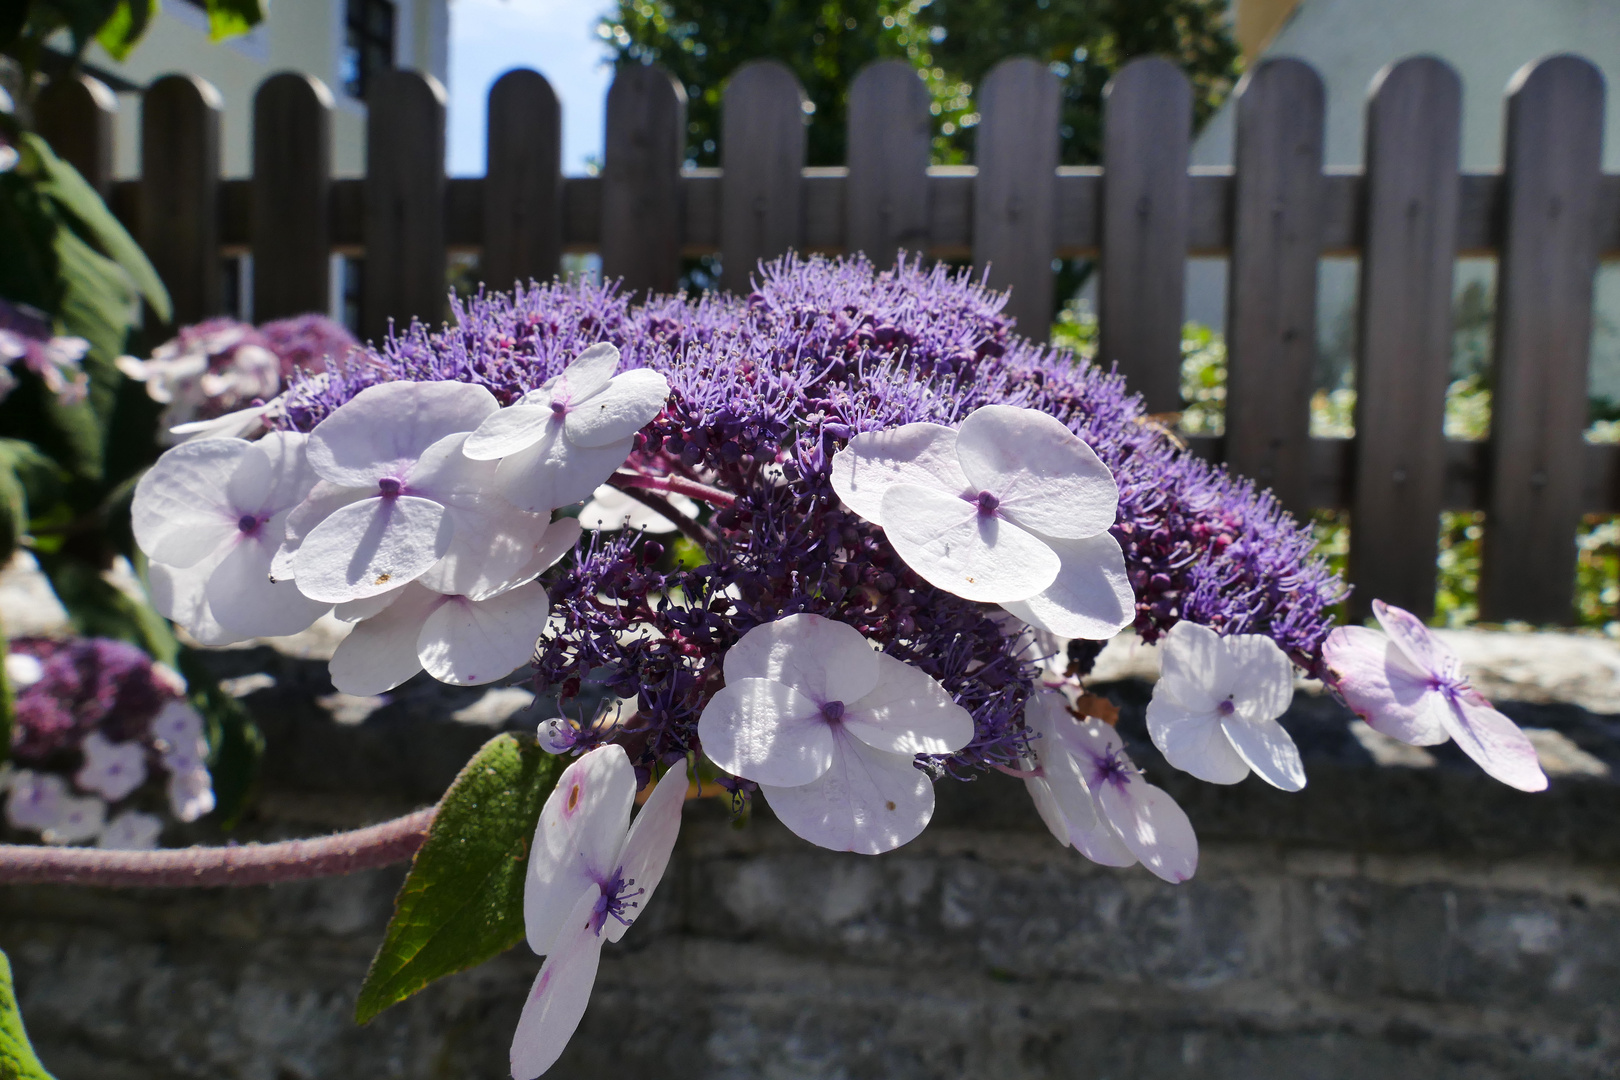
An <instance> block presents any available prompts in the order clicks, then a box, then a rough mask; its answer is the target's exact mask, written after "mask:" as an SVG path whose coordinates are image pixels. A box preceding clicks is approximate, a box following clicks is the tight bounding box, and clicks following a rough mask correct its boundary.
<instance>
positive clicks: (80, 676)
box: [0, 638, 214, 849]
mask: <svg viewBox="0 0 1620 1080" xmlns="http://www.w3.org/2000/svg"><path fill="white" fill-rule="evenodd" d="M5 662H6V676H7V678H8V679H9V681H10V683H11V686H12V689H13V691H14V693H15V694H16V726H15V728H14V730H13V732H12V744H11V758H12V763H11V764H10V765H7V766H6V768H5V770H4V771H3V773H0V786H3V787H4V788H5V816H6V821H7V823H8V824H9V825H10V826H11V827H12V828H14V829H19V830H24V831H29V832H36V833H39V834H40V835H41V837H42V838H43V839H44V841H45V842H46V843H48V844H81V843H87V842H92V841H93V842H94V843H96V844H97V845H98V846H100V847H104V848H128V849H138V848H154V847H156V846H157V844H158V838H159V836H160V834H161V833H162V831H163V829H164V826H165V824H166V817H167V818H173V819H176V820H179V821H183V822H189V821H195V820H197V819H198V818H200V817H202V816H203V815H204V814H206V813H208V812H209V811H210V810H212V809H213V808H214V788H213V781H212V778H211V777H210V776H209V773H208V765H207V759H208V743H207V740H206V739H205V738H204V734H203V719H202V717H201V716H200V715H199V714H198V713H197V711H196V710H195V709H193V708H192V707H191V706H190V705H189V704H188V703H187V702H186V700H185V690H186V688H185V683H184V682H183V681H182V680H181V679H180V676H179V675H178V674H177V673H175V672H174V671H172V670H170V669H169V668H167V667H165V666H164V665H162V664H155V663H153V662H152V660H151V659H150V658H149V657H148V656H147V655H146V654H145V653H144V652H142V651H141V650H139V649H137V648H135V647H134V646H133V645H127V644H125V643H123V642H121V641H112V640H109V639H106V638H74V639H69V640H65V641H61V640H56V639H51V638H18V639H16V640H13V641H12V642H11V643H10V652H8V653H7V654H6V658H5ZM165 806H166V810H167V814H166V815H165V814H164V813H163V810H164V808H165ZM153 811H158V812H153Z"/></svg>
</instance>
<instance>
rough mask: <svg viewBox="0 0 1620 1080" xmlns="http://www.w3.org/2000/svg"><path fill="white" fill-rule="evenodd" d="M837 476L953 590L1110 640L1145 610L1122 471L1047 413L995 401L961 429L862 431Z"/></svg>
mask: <svg viewBox="0 0 1620 1080" xmlns="http://www.w3.org/2000/svg"><path fill="white" fill-rule="evenodd" d="M832 484H833V490H835V491H836V492H838V496H839V498H841V499H842V500H843V502H844V505H845V506H847V507H849V509H850V510H852V511H854V512H855V513H857V514H859V515H860V516H861V517H863V518H865V519H867V520H868V521H871V522H873V523H874V524H877V525H881V526H882V527H883V530H884V532H885V534H886V535H887V536H888V539H889V542H890V544H892V545H893V546H894V549H895V551H896V553H898V554H899V556H900V557H901V558H902V559H903V560H905V563H906V565H907V566H909V567H911V568H912V569H913V570H915V571H916V572H917V573H918V574H919V575H920V576H922V577H923V578H924V579H925V580H926V581H928V582H929V583H930V584H933V585H935V586H937V587H938V588H941V589H944V590H945V591H947V592H951V593H955V594H956V595H957V596H961V597H964V598H965V599H968V600H977V601H981V602H984V603H993V604H1002V605H1004V606H1006V607H1007V608H1008V610H1009V611H1011V612H1013V614H1015V615H1017V616H1018V617H1019V618H1021V619H1023V620H1024V621H1026V622H1028V623H1030V624H1031V625H1033V626H1036V627H1038V628H1040V629H1043V630H1048V631H1050V632H1051V633H1053V634H1056V635H1058V636H1059V637H1066V638H1077V637H1083V638H1091V639H1101V638H1106V637H1109V636H1111V635H1113V634H1114V633H1117V632H1118V631H1119V630H1121V629H1123V628H1124V627H1126V626H1128V625H1129V624H1130V622H1131V620H1132V619H1133V618H1134V617H1135V597H1134V594H1133V593H1132V592H1131V588H1130V583H1129V580H1128V578H1127V577H1126V573H1125V556H1124V553H1123V552H1122V551H1121V550H1120V547H1119V543H1118V542H1117V541H1116V540H1114V538H1113V536H1112V535H1110V534H1109V532H1108V529H1109V527H1110V526H1112V525H1113V524H1114V516H1115V512H1116V510H1117V508H1118V504H1119V489H1118V487H1117V486H1116V485H1115V483H1114V478H1113V475H1112V474H1111V473H1110V472H1109V471H1108V467H1107V466H1106V465H1104V464H1103V463H1102V462H1101V461H1100V460H1099V459H1098V458H1097V455H1096V454H1095V453H1094V452H1093V451H1092V449H1091V448H1090V447H1089V446H1087V445H1086V444H1085V442H1084V441H1083V440H1081V439H1080V438H1079V437H1078V436H1077V435H1075V434H1074V433H1073V432H1071V431H1069V429H1068V428H1066V427H1064V426H1063V425H1062V424H1061V423H1059V422H1058V421H1057V420H1055V419H1054V418H1052V417H1051V416H1048V415H1046V414H1045V413H1042V412H1038V411H1036V410H1034V409H1020V408H1015V407H1013V406H1010V405H986V406H984V407H982V408H979V409H976V410H974V412H973V413H972V414H971V415H969V416H968V418H967V419H966V420H964V421H962V424H961V427H960V428H958V429H956V430H954V431H953V430H952V429H950V428H947V427H941V426H940V425H938V424H906V425H904V426H902V427H899V428H895V429H893V430H891V431H881V432H863V433H862V434H859V435H856V436H855V437H854V438H853V439H851V440H850V441H849V445H847V446H846V447H844V449H842V450H840V451H839V452H838V453H837V454H835V455H834V456H833V462H832Z"/></svg>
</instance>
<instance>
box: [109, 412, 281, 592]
mask: <svg viewBox="0 0 1620 1080" xmlns="http://www.w3.org/2000/svg"><path fill="white" fill-rule="evenodd" d="M250 446H251V444H249V443H246V442H243V441H242V440H240V439H208V440H205V441H202V442H194V443H184V444H182V445H180V446H176V447H174V448H173V449H171V450H168V451H165V452H164V454H163V456H162V457H160V458H158V460H157V463H156V464H154V465H153V466H152V467H151V468H150V469H148V470H147V471H146V475H144V476H142V477H141V479H140V482H139V483H138V484H136V485H135V499H134V502H133V503H132V504H131V506H130V521H131V524H132V525H133V527H134V531H135V542H136V543H137V544H139V545H140V547H141V550H142V551H144V552H146V555H147V557H148V558H151V559H155V560H156V561H158V562H161V563H167V564H168V565H170V566H174V567H180V568H184V567H187V566H194V565H196V564H197V563H199V562H201V561H202V560H203V559H205V558H207V557H208V556H209V555H211V554H213V553H214V551H215V550H216V549H217V548H218V547H219V546H220V545H221V544H223V543H224V542H225V541H226V540H229V539H230V537H231V534H232V533H234V532H237V531H238V529H237V520H238V519H239V518H240V517H241V516H242V515H241V514H240V513H238V512H234V511H233V510H232V508H231V506H230V503H229V499H228V498H227V496H226V486H227V485H228V484H229V483H230V479H231V474H232V473H234V472H236V470H237V467H238V466H240V465H241V464H242V460H243V458H244V457H246V456H247V453H248V450H249V449H250Z"/></svg>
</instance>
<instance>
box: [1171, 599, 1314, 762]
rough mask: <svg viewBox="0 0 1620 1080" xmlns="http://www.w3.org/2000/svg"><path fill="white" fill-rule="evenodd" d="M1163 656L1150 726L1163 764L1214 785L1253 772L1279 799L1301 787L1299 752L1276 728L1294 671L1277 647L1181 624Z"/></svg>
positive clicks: (1265, 641)
mask: <svg viewBox="0 0 1620 1080" xmlns="http://www.w3.org/2000/svg"><path fill="white" fill-rule="evenodd" d="M1160 655H1161V657H1162V666H1161V669H1160V674H1159V682H1158V685H1157V686H1155V687H1154V688H1153V700H1152V701H1151V702H1150V703H1149V704H1148V709H1147V726H1148V734H1149V735H1151V736H1152V737H1153V745H1154V746H1157V747H1158V748H1159V750H1160V752H1161V753H1163V754H1164V757H1165V760H1166V761H1168V762H1170V764H1172V765H1174V766H1175V767H1176V768H1178V769H1180V770H1182V771H1183V772H1188V773H1191V774H1192V775H1194V776H1196V777H1198V779H1200V780H1207V781H1208V782H1209V783H1211V784H1235V783H1237V782H1238V781H1239V780H1242V779H1243V778H1244V777H1245V776H1248V775H1249V770H1250V769H1253V770H1254V771H1255V773H1256V774H1257V775H1258V776H1259V777H1260V779H1262V780H1264V781H1265V782H1266V783H1268V784H1270V785H1272V786H1273V787H1279V788H1282V789H1283V790H1284V791H1298V790H1299V789H1300V788H1302V787H1304V786H1305V766H1304V765H1303V764H1302V763H1301V762H1300V760H1299V748H1298V747H1296V746H1295V745H1294V740H1293V739H1291V738H1290V737H1289V735H1288V732H1286V731H1284V730H1283V726H1282V725H1281V724H1279V723H1278V722H1277V717H1279V716H1281V715H1282V714H1283V713H1285V712H1287V711H1288V704H1289V702H1291V701H1292V700H1293V698H1294V669H1293V665H1292V664H1290V663H1289V662H1288V657H1287V656H1286V655H1284V653H1283V651H1282V650H1281V649H1279V648H1277V643H1276V642H1274V641H1272V640H1271V639H1270V638H1268V637H1264V636H1262V635H1260V634H1233V635H1231V636H1229V637H1221V636H1220V635H1219V634H1217V633H1216V632H1215V631H1213V630H1211V629H1210V628H1209V627H1207V626H1200V625H1198V624H1197V623H1191V622H1187V621H1185V620H1183V621H1181V622H1178V623H1177V624H1176V625H1175V626H1173V627H1171V628H1170V632H1169V633H1168V634H1166V635H1165V637H1164V648H1163V650H1162V652H1161V654H1160Z"/></svg>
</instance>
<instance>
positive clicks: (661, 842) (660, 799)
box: [602, 759, 688, 941]
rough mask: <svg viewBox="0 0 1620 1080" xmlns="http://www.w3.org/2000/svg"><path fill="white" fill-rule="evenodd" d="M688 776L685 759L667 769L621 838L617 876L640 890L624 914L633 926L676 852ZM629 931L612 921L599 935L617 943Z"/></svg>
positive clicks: (626, 883) (628, 885) (605, 923)
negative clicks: (628, 832)
mask: <svg viewBox="0 0 1620 1080" xmlns="http://www.w3.org/2000/svg"><path fill="white" fill-rule="evenodd" d="M687 773H688V770H687V765H686V761H685V759H682V760H681V761H679V762H677V763H675V764H674V765H672V766H670V769H669V771H668V772H666V773H665V774H664V775H663V778H662V779H660V780H659V781H658V786H657V787H655V788H653V792H652V794H651V795H649V796H647V801H646V803H645V804H643V805H642V807H641V812H640V813H638V814H637V815H636V820H635V822H634V823H633V824H632V825H631V826H630V835H628V836H626V837H625V838H624V850H623V851H622V852H620V854H619V876H620V877H621V878H622V879H623V880H624V884H625V886H626V887H627V888H630V889H632V890H634V889H640V890H641V895H639V896H637V897H636V898H635V901H634V903H635V906H634V907H633V908H630V909H629V910H628V911H626V912H625V918H627V919H629V920H630V922H632V923H633V922H635V921H636V919H638V918H640V917H641V913H642V912H644V911H646V910H647V901H649V900H651V899H652V894H653V891H654V890H655V889H657V888H658V883H659V882H660V881H662V880H663V879H664V870H665V869H666V868H667V867H668V866H669V857H670V856H671V855H672V854H674V852H675V839H676V837H677V836H678V835H679V833H680V831H681V809H682V808H683V807H684V806H685V805H686V789H687V787H688V780H687ZM628 929H630V927H629V926H628V925H627V924H625V923H623V922H620V921H619V920H618V919H615V918H611V917H610V918H609V919H608V920H607V921H606V922H604V923H603V924H602V932H603V934H605V935H606V937H607V939H608V940H609V941H618V940H619V939H620V938H622V937H624V932H625V931H626V930H628Z"/></svg>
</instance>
